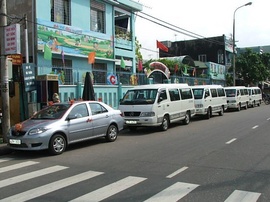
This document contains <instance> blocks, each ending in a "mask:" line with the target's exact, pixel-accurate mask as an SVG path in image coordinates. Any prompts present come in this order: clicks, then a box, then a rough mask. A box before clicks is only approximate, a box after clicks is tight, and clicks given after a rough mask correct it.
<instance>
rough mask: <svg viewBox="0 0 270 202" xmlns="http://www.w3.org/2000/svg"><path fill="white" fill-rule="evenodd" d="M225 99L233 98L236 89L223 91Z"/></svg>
mask: <svg viewBox="0 0 270 202" xmlns="http://www.w3.org/2000/svg"><path fill="white" fill-rule="evenodd" d="M225 91H226V96H227V97H235V94H236V89H225Z"/></svg>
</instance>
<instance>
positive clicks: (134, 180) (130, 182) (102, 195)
mask: <svg viewBox="0 0 270 202" xmlns="http://www.w3.org/2000/svg"><path fill="white" fill-rule="evenodd" d="M144 180H146V178H142V177H133V176H129V177H126V178H124V179H122V180H119V181H117V182H114V183H112V184H109V185H107V186H105V187H102V188H100V189H97V190H95V191H93V192H90V193H88V194H85V195H83V196H81V197H78V198H76V199H74V200H72V202H77V201H78V202H83V201H85V202H86V201H87V202H92V201H93V202H94V201H101V200H104V199H106V198H108V197H110V196H112V195H115V194H117V193H119V192H121V191H123V190H125V189H128V188H130V187H132V186H134V185H136V184H138V183H140V182H142V181H144Z"/></svg>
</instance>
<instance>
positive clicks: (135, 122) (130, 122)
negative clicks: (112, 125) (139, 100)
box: [126, 121, 137, 124]
mask: <svg viewBox="0 0 270 202" xmlns="http://www.w3.org/2000/svg"><path fill="white" fill-rule="evenodd" d="M126 124H137V121H126Z"/></svg>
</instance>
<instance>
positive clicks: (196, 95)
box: [192, 88, 204, 100]
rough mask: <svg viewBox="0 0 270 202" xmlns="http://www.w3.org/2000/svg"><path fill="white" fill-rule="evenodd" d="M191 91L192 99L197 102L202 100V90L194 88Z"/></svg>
mask: <svg viewBox="0 0 270 202" xmlns="http://www.w3.org/2000/svg"><path fill="white" fill-rule="evenodd" d="M192 90H193V94H194V99H195V100H198V99H202V98H203V92H204V90H203V89H202V88H196V89H195V88H194V89H192Z"/></svg>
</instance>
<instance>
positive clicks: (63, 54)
mask: <svg viewBox="0 0 270 202" xmlns="http://www.w3.org/2000/svg"><path fill="white" fill-rule="evenodd" d="M61 55H62V62H63V66H65V53H64V51H63V50H62V51H61Z"/></svg>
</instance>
